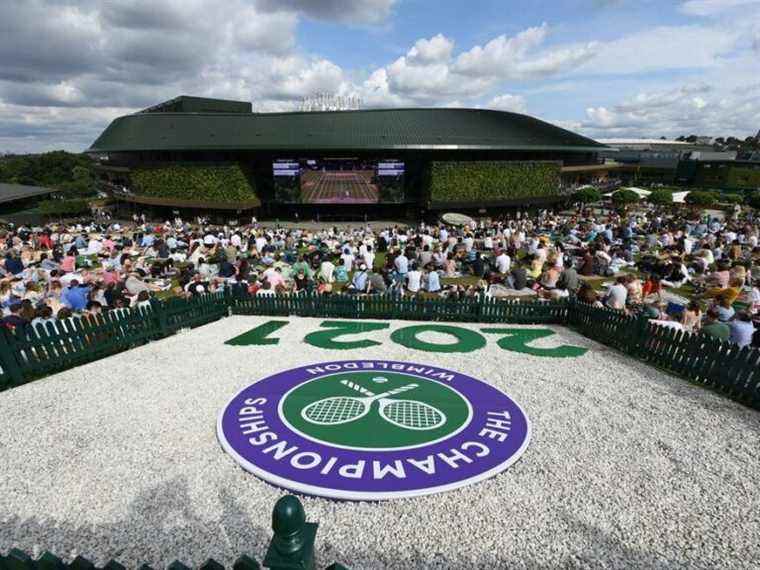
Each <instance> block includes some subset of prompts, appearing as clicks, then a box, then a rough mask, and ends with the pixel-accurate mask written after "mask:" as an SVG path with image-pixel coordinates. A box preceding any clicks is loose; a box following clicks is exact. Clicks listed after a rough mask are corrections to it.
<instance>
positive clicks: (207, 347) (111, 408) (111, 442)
mask: <svg viewBox="0 0 760 570" xmlns="http://www.w3.org/2000/svg"><path fill="white" fill-rule="evenodd" d="M266 320H269V319H267V318H259V317H231V318H228V319H224V320H222V321H220V322H217V323H214V324H211V325H207V326H205V327H202V328H200V329H196V330H194V331H192V332H189V333H185V334H180V335H177V336H175V337H172V338H169V339H165V340H162V341H160V342H156V343H152V344H150V345H148V346H144V347H141V348H138V349H135V350H133V351H131V352H127V353H123V354H120V355H116V356H113V357H111V358H107V359H105V360H101V361H99V362H95V363H92V364H89V365H86V366H82V367H79V368H76V369H74V370H70V371H67V372H64V373H61V374H57V375H55V376H52V377H50V378H48V379H46V380H42V381H38V382H34V383H31V384H29V385H26V386H23V387H21V388H17V389H14V390H11V391H8V392H4V393H0V467H1V468H2V473H1V475H0V485H2V487H0V549H3V550H7V549H9V548H11V547H18V548H22V549H25V550H27V551H30V552H40V551H42V550H46V549H47V550H51V551H53V552H55V553H57V554H59V555H61V556H66V557H72V558H73V557H74V556H75V555H77V554H82V555H84V556H87V557H89V558H91V559H93V560H94V561H96V562H98V563H103V562H104V561H106V560H108V559H110V558H112V557H113V558H116V559H118V560H119V561H121V562H122V563H123V564H126V565H128V566H131V567H134V566H136V565H137V563H142V562H147V563H149V564H151V565H153V566H161V565H165V564H167V563H168V562H170V561H172V560H174V559H179V560H180V561H182V562H184V563H186V564H199V563H201V562H202V561H203V560H204V559H205V558H206V557H209V556H211V557H214V558H215V559H217V560H219V561H221V562H223V563H226V564H229V563H231V562H232V561H233V560H234V558H235V557H236V555H237V554H239V553H242V552H246V553H249V554H252V555H254V556H255V557H256V558H258V559H260V558H261V557H262V556H263V554H264V552H265V549H266V546H267V543H268V540H269V538H270V536H271V530H270V523H271V519H270V517H271V509H272V506H273V505H274V503H275V501H276V500H277V499H278V498H279V497H280V496H282V495H283V494H284V492H283V491H281V490H278V489H276V488H274V487H272V486H269V485H268V484H266V483H263V482H261V481H259V480H258V479H256V477H254V476H253V475H251V474H249V473H246V472H245V471H243V470H242V469H241V468H239V467H238V466H237V464H236V463H235V462H234V461H233V460H232V459H231V458H230V457H229V456H227V455H226V454H225V453H224V452H223V451H222V449H221V448H220V446H219V444H218V442H217V440H216V435H215V422H216V418H217V414H218V413H219V411H220V409H221V407H222V406H224V405H225V404H226V403H227V401H228V400H229V399H230V397H231V396H232V395H234V394H235V393H237V391H239V390H240V389H242V388H243V387H245V386H247V385H248V384H250V383H251V382H252V381H253V380H255V379H257V378H260V377H263V376H266V375H269V374H271V373H274V372H277V371H282V370H285V369H288V368H293V367H296V366H299V365H303V364H307V363H313V362H320V361H329V360H337V359H351V358H385V359H390V360H393V359H396V360H408V361H411V362H420V363H424V362H430V363H431V364H436V365H439V366H441V367H444V368H451V369H454V370H460V371H462V372H464V373H466V374H470V375H472V376H475V377H477V378H481V379H483V380H486V381H488V382H491V383H493V384H495V385H496V386H498V387H500V388H501V389H503V390H504V391H506V392H507V393H508V394H509V395H510V396H511V397H512V398H514V399H515V400H516V401H517V402H518V403H519V404H520V405H521V406H522V407H523V409H524V410H525V411H526V412H527V414H528V416H529V418H530V420H531V422H532V429H533V436H532V441H531V444H530V446H529V447H528V449H527V451H526V452H525V454H524V455H523V457H522V459H521V460H520V461H518V462H517V463H516V464H515V465H513V466H512V467H511V468H510V469H509V470H507V471H506V472H504V473H502V474H500V475H498V476H496V477H494V478H492V479H489V480H487V481H485V482H482V483H478V484H475V485H471V486H469V487H466V488H464V489H460V490H457V491H452V492H449V493H444V494H438V495H430V496H425V497H420V498H416V499H405V500H397V501H386V502H382V503H351V502H334V501H329V500H325V499H318V498H305V499H304V506H305V509H306V513H307V517H308V518H309V520H313V521H314V520H316V521H319V522H320V523H321V526H320V529H319V533H318V535H317V548H318V552H317V555H318V560H319V564H320V565H321V566H325V565H327V564H329V563H332V562H334V561H339V562H342V563H344V564H346V565H348V566H350V567H353V568H386V567H387V568H390V567H398V568H465V567H467V568H471V567H472V568H475V567H483V568H505V567H509V568H523V567H525V568H528V567H529V568H536V567H541V568H557V567H564V568H566V567H583V568H601V567H604V568H676V567H679V568H680V567H699V568H708V567H720V568H750V567H760V563H759V562H758V560H760V546H758V545H759V544H760V492H758V491H759V487H760V485H759V484H758V474H760V414H758V413H757V412H754V411H752V410H749V409H746V408H743V407H741V406H739V405H737V404H734V403H732V402H730V401H729V400H727V399H724V398H722V397H720V396H717V395H715V394H713V393H710V392H708V391H705V390H702V389H700V388H697V387H693V386H691V385H689V384H688V383H686V382H685V381H682V380H679V379H676V378H672V377H669V376H667V375H665V374H662V373H660V372H658V371H656V370H654V369H652V368H650V367H648V366H646V365H644V364H641V363H638V362H636V361H633V360H631V359H629V358H627V357H624V356H621V355H619V354H617V353H615V352H614V351H611V350H609V349H607V348H605V347H603V346H601V345H598V344H595V343H592V342H590V341H588V340H586V339H584V338H583V337H581V336H580V335H577V334H575V333H573V332H570V331H566V330H563V329H561V328H555V330H556V331H557V334H556V335H555V336H554V337H552V338H548V339H542V340H540V341H537V342H536V343H535V344H536V345H537V346H547V347H549V346H556V344H557V343H560V342H564V343H569V344H575V345H580V346H585V347H589V348H590V350H589V352H588V353H586V354H585V355H584V356H581V357H578V358H568V359H549V358H539V357H533V356H527V355H524V354H518V353H513V352H506V351H502V350H501V349H499V348H498V347H497V346H496V342H495V341H496V337H494V336H493V335H488V345H487V348H485V349H483V350H482V351H480V352H478V353H471V354H464V355H462V354H431V353H424V352H419V351H411V350H407V349H405V348H403V347H401V346H399V345H396V344H393V343H392V342H391V341H390V339H389V336H390V331H391V330H394V329H395V328H398V327H399V326H404V325H407V324H410V323H400V322H394V323H393V324H392V326H391V329H390V330H388V331H380V332H374V333H370V334H371V335H372V338H375V339H378V340H383V344H382V346H378V347H374V348H371V349H368V350H362V351H328V350H324V349H319V348H315V347H311V346H308V345H305V344H303V343H302V342H301V340H302V339H303V337H304V335H305V334H306V333H308V332H311V331H313V330H315V329H316V328H317V325H318V323H319V322H321V319H297V318H291V319H289V320H290V324H289V325H288V326H287V327H286V328H284V329H281V330H280V331H279V332H278V333H277V336H279V337H280V338H281V339H282V340H281V341H280V344H279V346H261V347H253V346H246V347H233V346H227V345H224V344H223V343H224V341H225V340H228V339H230V338H232V337H233V336H235V335H237V334H240V333H242V332H245V331H246V330H249V329H250V328H253V327H254V326H256V325H257V324H260V323H262V322H265V321H266ZM462 326H466V327H469V328H478V327H477V326H476V325H462Z"/></svg>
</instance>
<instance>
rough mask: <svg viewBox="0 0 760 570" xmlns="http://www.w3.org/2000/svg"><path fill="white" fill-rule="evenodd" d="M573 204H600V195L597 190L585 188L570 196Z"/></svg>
mask: <svg viewBox="0 0 760 570" xmlns="http://www.w3.org/2000/svg"><path fill="white" fill-rule="evenodd" d="M572 199H573V201H574V202H580V203H581V204H593V203H594V202H601V200H602V193H601V192H599V190H598V189H597V188H593V187H591V186H587V187H586V188H581V189H580V190H578V191H577V192H575V193H574V194H573V195H572Z"/></svg>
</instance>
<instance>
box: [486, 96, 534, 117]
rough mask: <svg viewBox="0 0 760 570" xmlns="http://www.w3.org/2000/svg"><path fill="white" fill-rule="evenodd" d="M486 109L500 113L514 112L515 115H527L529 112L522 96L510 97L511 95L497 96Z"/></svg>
mask: <svg viewBox="0 0 760 570" xmlns="http://www.w3.org/2000/svg"><path fill="white" fill-rule="evenodd" d="M486 107H487V108H488V109H496V110H498V111H512V112H513V113H526V112H527V111H528V105H527V104H526V102H525V98H524V97H523V96H522V95H510V94H509V93H505V94H504V95H497V96H496V97H494V98H493V99H491V100H490V101H489V102H488V103H487V104H486Z"/></svg>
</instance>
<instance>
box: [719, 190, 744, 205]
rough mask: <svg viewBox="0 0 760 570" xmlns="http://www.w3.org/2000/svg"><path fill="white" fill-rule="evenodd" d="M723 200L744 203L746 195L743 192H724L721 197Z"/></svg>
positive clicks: (731, 202) (728, 202)
mask: <svg viewBox="0 0 760 570" xmlns="http://www.w3.org/2000/svg"><path fill="white" fill-rule="evenodd" d="M720 201H721V202H726V203H727V204H744V196H742V195H741V194H733V193H732V194H723V195H722V196H721V197H720Z"/></svg>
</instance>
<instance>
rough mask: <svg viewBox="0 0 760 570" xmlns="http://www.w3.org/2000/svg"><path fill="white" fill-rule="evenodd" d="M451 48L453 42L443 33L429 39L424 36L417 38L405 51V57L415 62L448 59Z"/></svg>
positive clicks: (423, 62)
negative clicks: (406, 51) (410, 47)
mask: <svg viewBox="0 0 760 570" xmlns="http://www.w3.org/2000/svg"><path fill="white" fill-rule="evenodd" d="M453 49H454V42H453V41H452V40H450V39H449V38H447V37H446V36H444V35H443V34H438V35H436V36H433V37H432V38H430V39H429V40H426V39H424V38H423V39H420V40H417V41H416V42H415V44H414V46H412V49H410V50H409V52H408V53H407V57H408V58H409V61H412V62H414V63H417V64H426V63H436V62H441V61H448V60H449V58H450V57H451V52H452V51H453Z"/></svg>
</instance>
